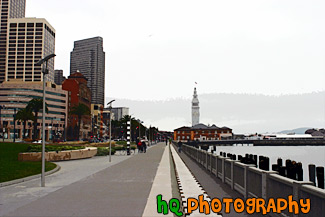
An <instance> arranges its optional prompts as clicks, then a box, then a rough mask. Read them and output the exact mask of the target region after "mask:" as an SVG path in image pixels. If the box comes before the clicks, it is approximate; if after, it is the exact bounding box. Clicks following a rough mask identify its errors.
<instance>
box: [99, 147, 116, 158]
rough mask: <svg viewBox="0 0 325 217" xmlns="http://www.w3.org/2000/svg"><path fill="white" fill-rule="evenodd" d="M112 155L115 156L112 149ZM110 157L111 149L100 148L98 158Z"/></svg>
mask: <svg viewBox="0 0 325 217" xmlns="http://www.w3.org/2000/svg"><path fill="white" fill-rule="evenodd" d="M111 154H112V155H114V154H115V149H114V148H112V151H111ZM107 155H109V148H104V147H98V148H97V154H96V156H107Z"/></svg>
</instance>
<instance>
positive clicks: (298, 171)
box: [297, 162, 304, 181]
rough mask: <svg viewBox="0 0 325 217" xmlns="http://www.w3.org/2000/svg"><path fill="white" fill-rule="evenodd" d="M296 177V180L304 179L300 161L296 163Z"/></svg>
mask: <svg viewBox="0 0 325 217" xmlns="http://www.w3.org/2000/svg"><path fill="white" fill-rule="evenodd" d="M297 177H298V181H304V171H303V169H302V163H301V162H299V163H297Z"/></svg>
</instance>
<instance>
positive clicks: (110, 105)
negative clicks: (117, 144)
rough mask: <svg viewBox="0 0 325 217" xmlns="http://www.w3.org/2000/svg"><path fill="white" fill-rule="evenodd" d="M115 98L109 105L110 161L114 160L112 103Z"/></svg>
mask: <svg viewBox="0 0 325 217" xmlns="http://www.w3.org/2000/svg"><path fill="white" fill-rule="evenodd" d="M114 101H115V99H113V100H111V101H110V102H109V103H107V105H109V109H110V111H109V162H111V161H112V103H113V102H114Z"/></svg>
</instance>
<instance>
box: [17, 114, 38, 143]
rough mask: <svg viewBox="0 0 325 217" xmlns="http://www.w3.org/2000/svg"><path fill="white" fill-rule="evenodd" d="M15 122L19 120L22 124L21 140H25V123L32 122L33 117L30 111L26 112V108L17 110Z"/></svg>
mask: <svg viewBox="0 0 325 217" xmlns="http://www.w3.org/2000/svg"><path fill="white" fill-rule="evenodd" d="M16 120H20V121H22V122H23V127H24V128H23V139H25V135H26V133H25V131H26V123H27V121H32V120H34V115H33V112H32V111H31V110H28V109H27V108H23V109H21V110H19V111H18V112H17V114H16Z"/></svg>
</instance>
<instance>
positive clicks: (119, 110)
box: [112, 107, 129, 121]
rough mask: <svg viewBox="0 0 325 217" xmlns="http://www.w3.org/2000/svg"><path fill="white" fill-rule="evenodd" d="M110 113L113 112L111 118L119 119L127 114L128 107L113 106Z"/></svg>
mask: <svg viewBox="0 0 325 217" xmlns="http://www.w3.org/2000/svg"><path fill="white" fill-rule="evenodd" d="M112 113H113V114H114V116H113V118H112V120H116V121H119V120H121V119H122V118H123V117H124V116H125V115H129V108H127V107H115V108H112Z"/></svg>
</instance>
